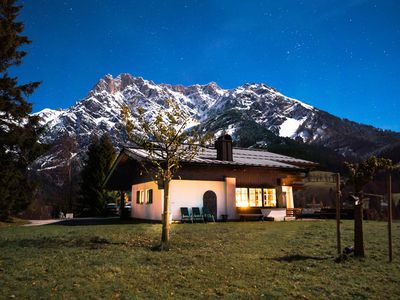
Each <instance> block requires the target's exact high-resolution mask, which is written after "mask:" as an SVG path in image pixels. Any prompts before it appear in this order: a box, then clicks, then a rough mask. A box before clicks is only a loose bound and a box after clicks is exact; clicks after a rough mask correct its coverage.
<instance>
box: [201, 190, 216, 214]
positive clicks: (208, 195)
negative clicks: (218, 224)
mask: <svg viewBox="0 0 400 300" xmlns="http://www.w3.org/2000/svg"><path fill="white" fill-rule="evenodd" d="M203 206H204V207H207V208H208V210H209V211H210V212H211V213H212V214H213V215H214V217H215V218H216V217H217V195H216V194H215V193H214V192H213V191H207V192H205V193H204V195H203Z"/></svg>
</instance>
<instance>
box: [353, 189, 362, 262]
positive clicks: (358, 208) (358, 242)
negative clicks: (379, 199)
mask: <svg viewBox="0 0 400 300" xmlns="http://www.w3.org/2000/svg"><path fill="white" fill-rule="evenodd" d="M359 197H360V198H359V202H358V203H356V204H354V256H358V257H364V235H363V201H362V200H363V199H362V195H360V196H359Z"/></svg>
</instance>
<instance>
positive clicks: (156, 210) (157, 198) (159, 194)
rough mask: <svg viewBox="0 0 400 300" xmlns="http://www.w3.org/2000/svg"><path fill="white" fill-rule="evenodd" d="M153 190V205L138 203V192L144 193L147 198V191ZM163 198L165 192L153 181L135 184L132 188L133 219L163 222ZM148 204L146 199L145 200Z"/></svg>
mask: <svg viewBox="0 0 400 300" xmlns="http://www.w3.org/2000/svg"><path fill="white" fill-rule="evenodd" d="M148 189H153V203H151V204H150V203H149V204H147V203H143V204H138V203H136V192H137V191H144V192H145V193H144V195H145V197H146V196H147V195H146V190H148ZM163 197H164V191H163V190H159V189H158V187H157V184H155V183H154V182H153V181H150V182H146V183H141V184H135V185H133V186H132V200H131V201H132V217H133V218H137V219H144V220H155V221H160V220H161V214H162V208H163ZM145 202H146V199H145Z"/></svg>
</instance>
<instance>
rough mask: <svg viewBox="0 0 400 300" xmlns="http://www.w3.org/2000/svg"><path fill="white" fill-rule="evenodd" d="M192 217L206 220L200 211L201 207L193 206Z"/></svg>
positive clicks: (195, 219)
mask: <svg viewBox="0 0 400 300" xmlns="http://www.w3.org/2000/svg"><path fill="white" fill-rule="evenodd" d="M192 219H193V221H201V222H204V217H203V215H202V214H201V212H200V208H198V207H192Z"/></svg>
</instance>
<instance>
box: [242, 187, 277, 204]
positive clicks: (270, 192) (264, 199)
mask: <svg viewBox="0 0 400 300" xmlns="http://www.w3.org/2000/svg"><path fill="white" fill-rule="evenodd" d="M236 207H276V191H275V189H263V188H236Z"/></svg>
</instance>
